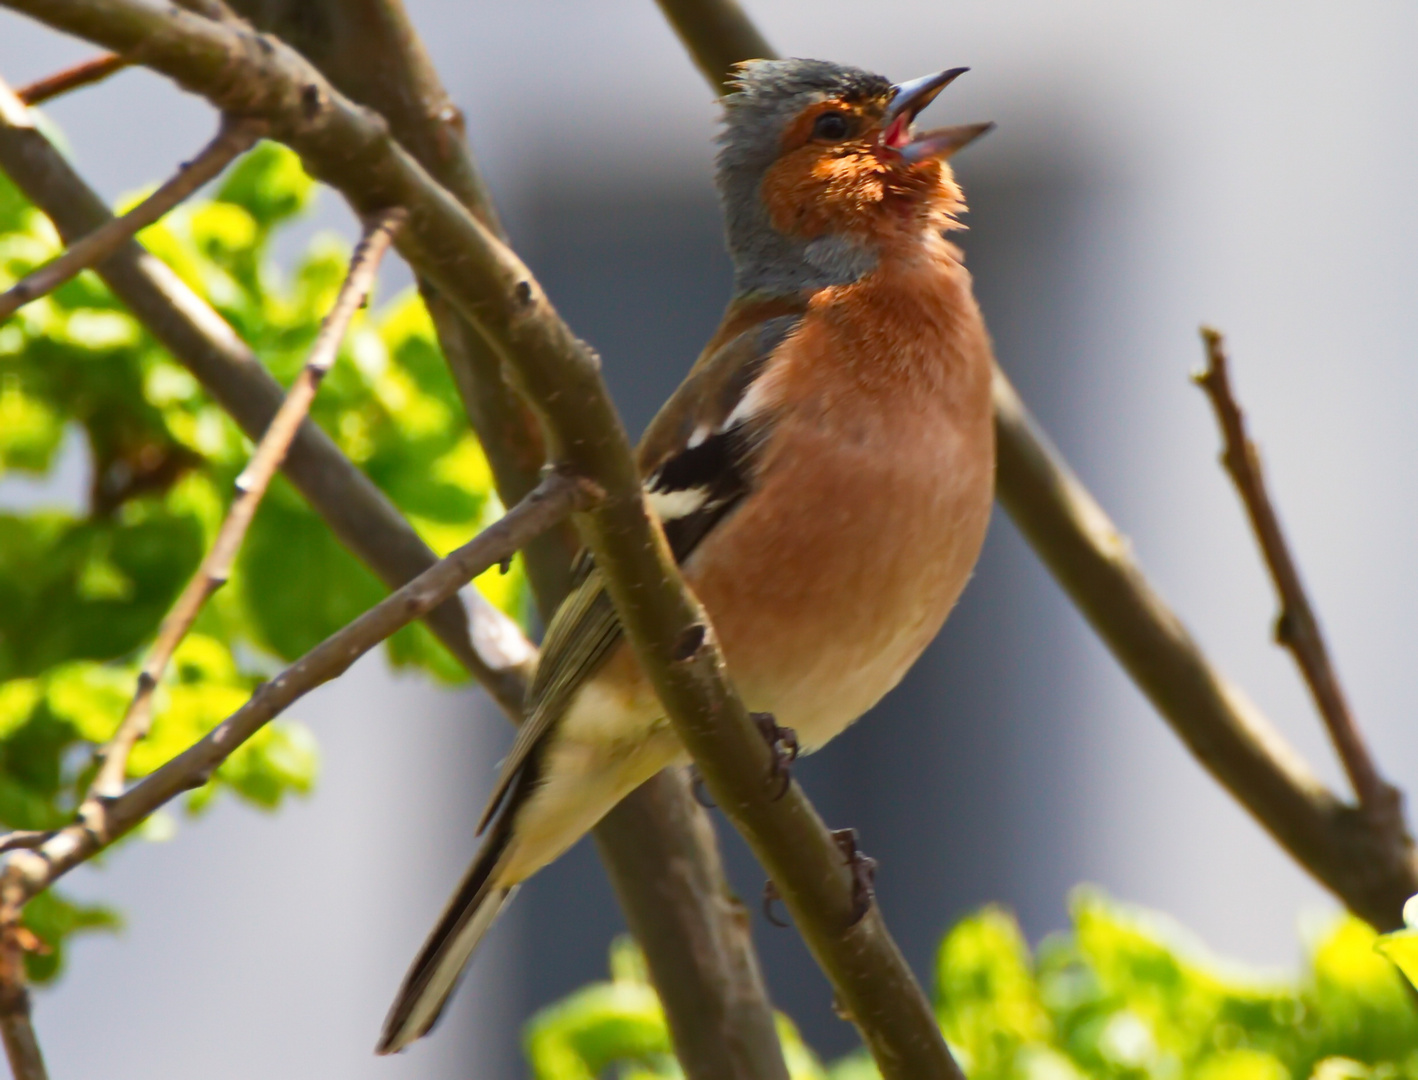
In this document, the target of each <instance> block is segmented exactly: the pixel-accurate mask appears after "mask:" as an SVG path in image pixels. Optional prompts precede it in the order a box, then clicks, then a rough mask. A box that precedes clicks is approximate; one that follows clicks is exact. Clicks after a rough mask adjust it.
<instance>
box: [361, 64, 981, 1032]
mask: <svg viewBox="0 0 1418 1080" xmlns="http://www.w3.org/2000/svg"><path fill="white" fill-rule="evenodd" d="M961 71H963V69H954V70H950V71H944V72H941V73H940V74H937V75H931V76H927V77H926V78H923V79H917V80H915V81H913V82H908V83H903V84H901V85H897V86H893V85H892V84H891V83H890V82H889V81H888V80H886V79H884V78H882V77H881V76H879V75H873V74H870V73H868V72H865V71H861V70H859V69H857V68H852V67H845V66H843V65H839V64H833V63H827V62H824V61H819V60H781V61H763V60H760V61H751V62H749V63H746V64H743V65H741V67H740V68H739V70H738V73H737V83H736V86H735V88H734V89H733V91H732V92H731V93H729V94H728V95H727V96H726V97H725V99H724V102H723V105H724V131H723V135H722V138H721V143H722V148H721V150H720V153H719V157H718V170H717V171H718V175H717V181H718V188H719V194H720V199H721V202H722V204H723V210H724V216H725V220H726V226H727V236H728V247H729V252H730V254H731V256H732V258H733V264H734V295H733V299H732V301H731V302H730V303H729V306H728V310H727V311H726V313H725V315H724V319H723V322H722V323H721V325H720V327H719V329H718V332H717V333H715V335H714V336H713V338H712V339H711V340H710V341H709V344H708V345H707V346H706V347H705V349H704V351H703V353H702V354H701V355H700V357H699V360H698V362H697V363H696V364H695V365H694V367H693V368H692V370H691V371H690V373H689V376H688V377H687V378H686V380H685V381H684V383H683V384H682V385H681V386H680V388H679V389H678V390H677V391H676V392H675V394H674V396H673V397H671V398H670V400H669V402H668V403H667V404H666V405H665V406H664V408H663V409H661V410H660V412H659V414H658V415H657V416H656V417H655V419H654V421H653V422H652V423H651V424H650V427H649V429H648V430H647V432H646V434H645V437H644V439H643V440H642V442H641V445H640V449H639V463H640V467H641V470H642V474H643V476H644V477H645V491H646V494H647V498H648V500H649V502H650V504H651V506H652V507H653V508H654V509H655V511H656V512H657V513H658V515H659V518H660V521H661V523H662V524H663V526H664V530H665V533H666V536H667V539H668V540H669V543H670V547H671V548H672V550H673V552H674V554H675V557H676V559H677V560H678V561H679V563H680V565H681V567H682V568H683V570H684V573H685V576H686V578H687V579H688V581H689V583H690V585H691V586H692V587H693V589H694V591H695V593H696V594H697V595H698V596H699V598H700V600H702V601H703V604H704V607H705V608H706V610H707V611H708V613H709V616H710V618H711V620H712V621H713V624H714V628H715V632H716V634H717V637H718V640H719V642H720V644H721V646H722V648H723V652H724V656H725V659H726V661H727V664H728V670H729V673H730V677H731V678H732V679H733V682H734V684H735V686H736V688H737V690H738V692H739V694H740V695H741V696H742V698H743V700H744V703H745V704H746V705H747V706H748V707H749V708H750V709H753V710H757V711H762V712H767V713H771V714H773V715H774V716H775V717H776V718H777V722H779V723H781V724H783V725H784V726H786V727H788V728H791V729H793V730H794V731H795V732H796V736H797V740H798V741H799V742H800V743H801V745H802V746H803V748H804V749H806V750H813V749H816V748H817V747H819V746H822V745H823V744H824V743H826V742H827V741H828V740H829V739H831V738H832V737H833V736H835V735H836V734H838V733H839V732H840V731H842V730H843V729H844V728H845V727H847V725H848V724H850V723H851V722H852V721H854V720H855V719H856V718H857V717H859V716H860V715H861V714H862V713H864V712H865V711H866V710H867V709H869V708H870V707H871V706H872V705H873V704H875V703H876V702H877V701H878V700H879V699H880V698H881V696H882V695H883V694H885V693H886V692H887V691H888V690H890V689H891V688H892V687H893V686H895V685H896V683H897V682H898V681H899V680H900V679H901V677H902V675H904V674H905V672H906V670H907V668H909V667H910V666H911V664H912V663H913V662H914V661H915V660H916V658H917V657H918V656H919V655H920V654H921V651H922V650H923V649H924V648H925V647H926V645H927V644H928V643H929V642H930V640H931V638H933V637H934V636H935V634H936V632H937V631H938V630H939V629H940V626H941V624H942V623H943V622H944V621H945V617H946V615H947V614H948V613H949V611H950V609H951V607H952V606H953V605H954V604H955V601H956V599H957V598H958V597H959V595H960V592H961V590H962V589H963V588H964V586H965V582H966V579H967V578H968V577H969V576H970V573H971V570H972V569H973V567H974V565H975V560H976V558H977V556H978V555H979V551H980V545H981V543H982V542H983V540H984V536H985V528H986V524H987V522H988V520H989V516H990V504H991V495H992V487H993V480H994V463H995V452H994V433H993V427H992V422H991V412H990V369H991V353H990V341H989V337H988V335H987V333H986V331H985V326H984V322H983V321H982V319H981V317H980V312H979V309H978V307H977V306H976V304H975V300H974V297H973V295H972V293H971V288H970V275H969V274H968V273H967V272H966V270H965V267H964V266H963V264H962V262H961V255H960V252H959V250H958V249H957V248H955V247H954V246H953V245H951V244H950V243H948V242H947V241H946V240H945V239H944V236H943V234H944V233H945V232H947V231H949V230H951V229H955V228H959V227H960V226H959V224H958V222H957V220H956V218H957V215H958V214H959V213H960V212H961V211H962V210H964V208H965V206H964V202H963V200H962V197H961V193H960V189H959V187H957V185H956V183H955V181H954V179H953V177H952V174H951V171H950V168H949V166H948V165H947V164H946V161H945V159H946V158H948V157H949V156H950V155H951V154H952V153H954V152H955V151H956V150H958V149H960V148H961V147H962V146H964V145H965V144H967V143H969V142H971V141H972V140H974V139H975V138H977V137H978V136H979V135H981V134H983V133H984V132H985V131H987V130H989V128H990V126H991V125H988V124H975V125H968V126H961V127H950V128H944V129H941V130H938V131H933V132H929V133H927V134H924V135H919V136H916V135H914V134H913V129H912V122H913V121H914V119H915V117H916V114H917V113H919V112H920V111H921V110H922V109H923V108H925V106H926V105H928V104H929V103H930V102H931V101H932V100H933V99H934V98H935V96H936V95H937V94H938V93H939V92H940V91H941V90H942V89H943V88H944V87H945V86H947V85H948V84H949V83H950V82H951V81H952V80H953V79H955V78H956V77H957V76H958V75H959V74H960V73H961ZM685 760H687V758H686V754H685V751H684V748H683V747H682V746H681V745H680V742H679V740H678V738H677V737H676V735H675V732H674V728H673V727H672V726H671V725H670V723H669V721H668V719H667V718H666V716H665V713H664V709H663V708H662V707H661V705H660V703H659V702H658V700H657V699H656V697H655V694H654V691H653V690H652V689H651V687H650V684H649V682H648V680H647V679H646V677H645V675H644V674H643V673H642V671H641V670H640V668H639V666H638V664H637V662H636V660H635V657H634V655H633V654H632V652H631V650H630V648H629V646H628V645H627V643H626V642H625V640H624V637H623V635H622V633H621V630H620V626H619V624H618V622H617V619H616V613H615V609H614V608H613V607H612V605H611V601H610V598H609V596H607V594H606V592H605V590H604V588H603V587H602V581H601V576H600V572H599V571H598V570H597V568H596V567H595V566H594V565H593V564H592V562H591V560H590V559H589V557H583V558H582V560H581V563H580V569H579V573H578V584H577V585H576V587H575V589H574V590H573V592H572V593H571V594H570V595H569V596H568V597H567V599H566V601H565V603H563V604H562V606H561V608H560V610H559V611H558V612H557V613H556V616H555V617H554V618H553V620H552V622H551V625H550V627H549V628H548V630H547V634H546V640H545V642H544V643H543V646H542V654H541V661H540V664H539V666H538V668H537V671H536V675H535V677H534V679H533V682H532V685H531V688H530V691H529V695H528V699H527V705H526V722H525V723H524V724H523V725H522V727H521V729H520V730H519V731H518V733H517V738H516V741H515V742H514V744H513V746H512V750H511V751H510V753H509V754H508V756H507V759H506V760H505V761H504V762H503V764H502V771H501V775H500V777H499V778H498V781H497V784H496V786H495V788H494V791H493V795H492V798H491V800H490V802H489V804H488V808H487V811H486V813H485V814H484V815H483V820H482V822H481V823H480V825H479V831H480V832H481V831H482V830H483V829H485V828H487V827H488V826H489V825H490V826H491V829H490V831H489V832H488V836H487V839H486V841H485V843H484V845H483V847H482V850H481V851H480V852H479V854H478V856H477V858H476V859H475V861H474V862H473V865H472V867H471V869H470V870H469V871H468V873H467V875H466V876H465V877H464V879H463V882H462V884H461V885H460V886H459V888H458V891H457V893H456V894H455V895H454V897H453V899H452V900H451V901H450V903H449V905H448V907H447V909H446V911H445V912H444V914H443V916H442V917H441V918H440V920H439V922H438V925H437V927H436V928H435V929H434V931H433V933H432V934H431V935H430V937H429V939H428V941H427V943H426V944H425V945H424V948H423V950H422V952H420V953H419V955H418V958H417V959H416V960H415V961H414V963H413V966H412V968H411V969H410V971H409V974H408V976H407V977H406V979H405V982H404V985H403V987H402V989H401V990H400V992H399V996H398V998H397V1000H396V1001H395V1003H394V1005H393V1008H392V1009H391V1010H390V1013H389V1017H388V1020H387V1021H386V1024H385V1028H384V1032H383V1035H382V1037H381V1039H380V1042H379V1046H378V1050H379V1052H380V1053H390V1052H393V1051H396V1050H399V1049H402V1048H403V1047H404V1046H406V1045H408V1044H409V1043H410V1042H412V1041H414V1040H415V1039H417V1038H419V1037H420V1036H421V1035H423V1034H424V1033H425V1032H427V1031H428V1029H429V1028H430V1027H431V1026H432V1025H433V1023H434V1021H435V1020H437V1018H438V1015H439V1013H440V1011H441V1010H442V1008H443V1005H444V1003H445V1002H446V1000H447V998H448V995H449V994H450V993H451V992H452V990H453V987H454V985H455V983H456V981H457V979H458V976H459V974H460V973H461V971H462V969H463V967H464V965H465V964H466V963H467V961H468V959H469V957H470V956H471V955H472V952H473V949H474V948H475V947H476V946H477V944H478V941H479V940H480V939H481V938H482V936H483V934H484V933H486V931H487V929H488V927H489V926H490V925H491V924H492V921H493V919H494V918H495V917H496V915H497V913H498V912H499V911H500V910H501V909H502V907H503V906H505V905H506V903H507V902H508V900H509V899H510V898H511V897H512V894H513V893H514V892H515V890H516V888H517V885H518V884H519V883H520V882H522V881H524V880H525V879H526V878H528V877H529V876H530V875H532V874H533V873H535V872H536V871H537V870H539V869H541V868H542V867H543V866H545V865H546V864H547V863H549V862H551V861H552V860H553V859H555V858H557V857H558V856H559V855H561V854H562V853H563V852H564V851H566V850H567V848H569V847H570V846H571V845H572V844H573V843H575V842H576V840H578V839H579V838H580V837H581V836H582V835H583V834H584V833H586V832H587V831H588V830H589V829H590V828H591V827H592V826H594V825H595V824H596V822H598V821H599V820H600V819H601V817H602V816H603V815H605V814H606V813H607V812H608V811H609V810H610V809H611V808H612V807H613V806H615V804H616V803H617V802H618V801H619V800H621V799H622V798H624V797H625V796H626V795H627V794H629V793H630V792H631V791H633V790H634V789H635V788H636V787H638V786H639V785H640V784H641V783H643V782H644V781H645V780H647V779H649V778H650V777H651V776H653V775H654V774H655V773H656V772H658V771H659V770H660V769H663V768H665V767H666V766H669V765H673V764H676V763H680V762H684V761H685Z"/></svg>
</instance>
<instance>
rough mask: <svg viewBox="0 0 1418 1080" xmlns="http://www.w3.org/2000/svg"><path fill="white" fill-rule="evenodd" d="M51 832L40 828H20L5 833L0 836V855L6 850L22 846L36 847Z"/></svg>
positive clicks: (18, 849)
mask: <svg viewBox="0 0 1418 1080" xmlns="http://www.w3.org/2000/svg"><path fill="white" fill-rule="evenodd" d="M51 835H52V834H51V833H49V832H46V831H44V830H41V829H21V830H19V831H17V832H12V833H6V834H5V835H4V836H0V855H3V854H4V853H5V852H7V851H20V850H21V849H23V848H37V847H39V846H40V845H41V844H43V843H44V842H45V841H46V840H48V839H49V837H50V836H51Z"/></svg>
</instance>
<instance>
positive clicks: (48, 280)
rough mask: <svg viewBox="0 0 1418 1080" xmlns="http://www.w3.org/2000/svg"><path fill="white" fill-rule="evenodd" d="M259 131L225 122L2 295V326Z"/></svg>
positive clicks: (190, 188)
mask: <svg viewBox="0 0 1418 1080" xmlns="http://www.w3.org/2000/svg"><path fill="white" fill-rule="evenodd" d="M262 126H263V125H261V124H260V123H259V122H258V121H254V120H234V119H232V118H230V117H224V118H223V120H222V126H221V130H220V131H218V132H217V135H216V138H214V139H213V140H212V141H211V142H209V143H208V144H207V145H206V146H205V147H203V149H202V152H201V153H200V154H198V155H197V156H196V157H195V158H193V159H192V160H191V161H188V162H184V163H183V166H182V168H181V169H179V170H178V172H177V175H176V176H174V177H173V178H172V179H171V180H169V181H168V182H167V183H165V184H163V186H162V187H160V188H158V189H157V191H155V192H153V193H152V194H151V195H149V196H148V197H147V198H146V199H144V200H143V201H142V202H141V203H139V204H138V205H137V206H135V207H133V209H132V210H130V211H128V213H126V214H124V215H123V216H122V217H121V218H118V219H117V220H116V221H111V222H109V223H108V224H107V225H105V226H103V227H102V228H100V229H96V230H95V231H94V232H92V233H90V234H89V235H88V236H85V237H84V238H83V239H82V240H80V241H79V242H78V243H76V244H74V245H72V246H71V247H70V248H69V250H68V251H66V252H64V254H63V255H60V256H59V258H57V259H55V260H54V261H53V262H50V263H46V264H45V265H44V266H41V267H40V268H39V269H38V270H36V271H34V273H32V274H30V275H28V276H27V277H26V278H25V279H24V280H23V281H20V282H17V283H16V284H15V285H14V286H12V287H11V288H10V289H9V290H8V291H7V292H5V293H4V294H3V295H0V321H3V320H5V319H8V318H9V317H10V316H11V315H13V314H14V313H15V312H16V311H18V310H19V309H20V308H22V307H23V306H24V305H25V304H28V303H29V302H30V301H32V300H38V299H39V298H40V297H41V296H44V295H46V294H47V293H51V292H53V291H54V290H55V289H57V288H59V286H61V285H63V284H64V283H65V282H66V281H68V280H69V279H70V278H72V277H74V276H75V275H76V274H78V273H79V272H81V271H83V270H87V269H89V268H90V267H92V266H94V265H96V264H97V263H100V262H102V261H103V260H104V259H106V258H107V257H108V256H110V255H112V254H113V253H114V252H115V251H117V250H118V249H119V248H120V247H122V246H123V245H124V244H125V243H127V242H128V241H129V240H131V239H132V238H133V237H134V236H136V235H138V233H139V232H140V231H142V230H143V229H145V228H147V227H148V226H149V225H151V224H152V223H153V222H155V221H157V220H158V219H159V218H161V217H162V216H163V215H164V214H166V213H167V212H168V211H169V210H171V209H172V208H173V207H174V206H176V205H177V204H178V203H180V202H182V200H183V199H185V198H187V196H189V195H191V194H192V193H193V192H194V191H196V190H197V189H198V188H199V187H201V186H202V185H203V184H205V183H206V182H207V181H208V180H210V179H212V177H214V176H216V175H217V174H218V173H220V172H221V171H222V170H223V169H225V168H226V167H227V165H228V164H230V163H231V161H232V160H233V159H234V158H236V157H238V156H239V155H241V154H243V153H245V152H246V151H247V150H249V149H251V147H252V146H254V145H256V141H257V140H258V139H259V138H260V137H261V130H262Z"/></svg>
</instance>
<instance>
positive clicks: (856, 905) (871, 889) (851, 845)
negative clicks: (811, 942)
mask: <svg viewBox="0 0 1418 1080" xmlns="http://www.w3.org/2000/svg"><path fill="white" fill-rule="evenodd" d="M832 839H833V840H835V841H837V847H838V848H839V849H840V850H841V852H842V858H843V859H845V860H846V862H847V869H848V870H850V871H851V873H852V916H851V921H850V922H848V923H847V926H848V928H849V929H850V928H851V927H853V926H856V925H857V923H859V922H861V921H862V920H863V919H865V918H866V917H867V912H868V911H870V910H871V906H872V904H873V903H874V902H875V900H876V888H875V886H876V860H875V859H873V858H872V857H871V856H870V855H867V854H864V853H863V852H862V849H861V848H860V847H858V846H857V830H856V829H834V830H833V831H832ZM781 899H783V894H782V893H780V892H779V891H778V886H776V885H774V884H773V882H772V881H771V880H769V881H765V882H764V883H763V917H764V918H765V919H767V920H768V921H769V922H771V923H772V924H773V925H774V926H783V927H786V926H787V925H788V924H787V923H785V922H784V921H783V920H781V919H779V918H778V917H777V915H775V914H774V913H773V905H774V904H775V903H776V902H777V901H779V900H781Z"/></svg>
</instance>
